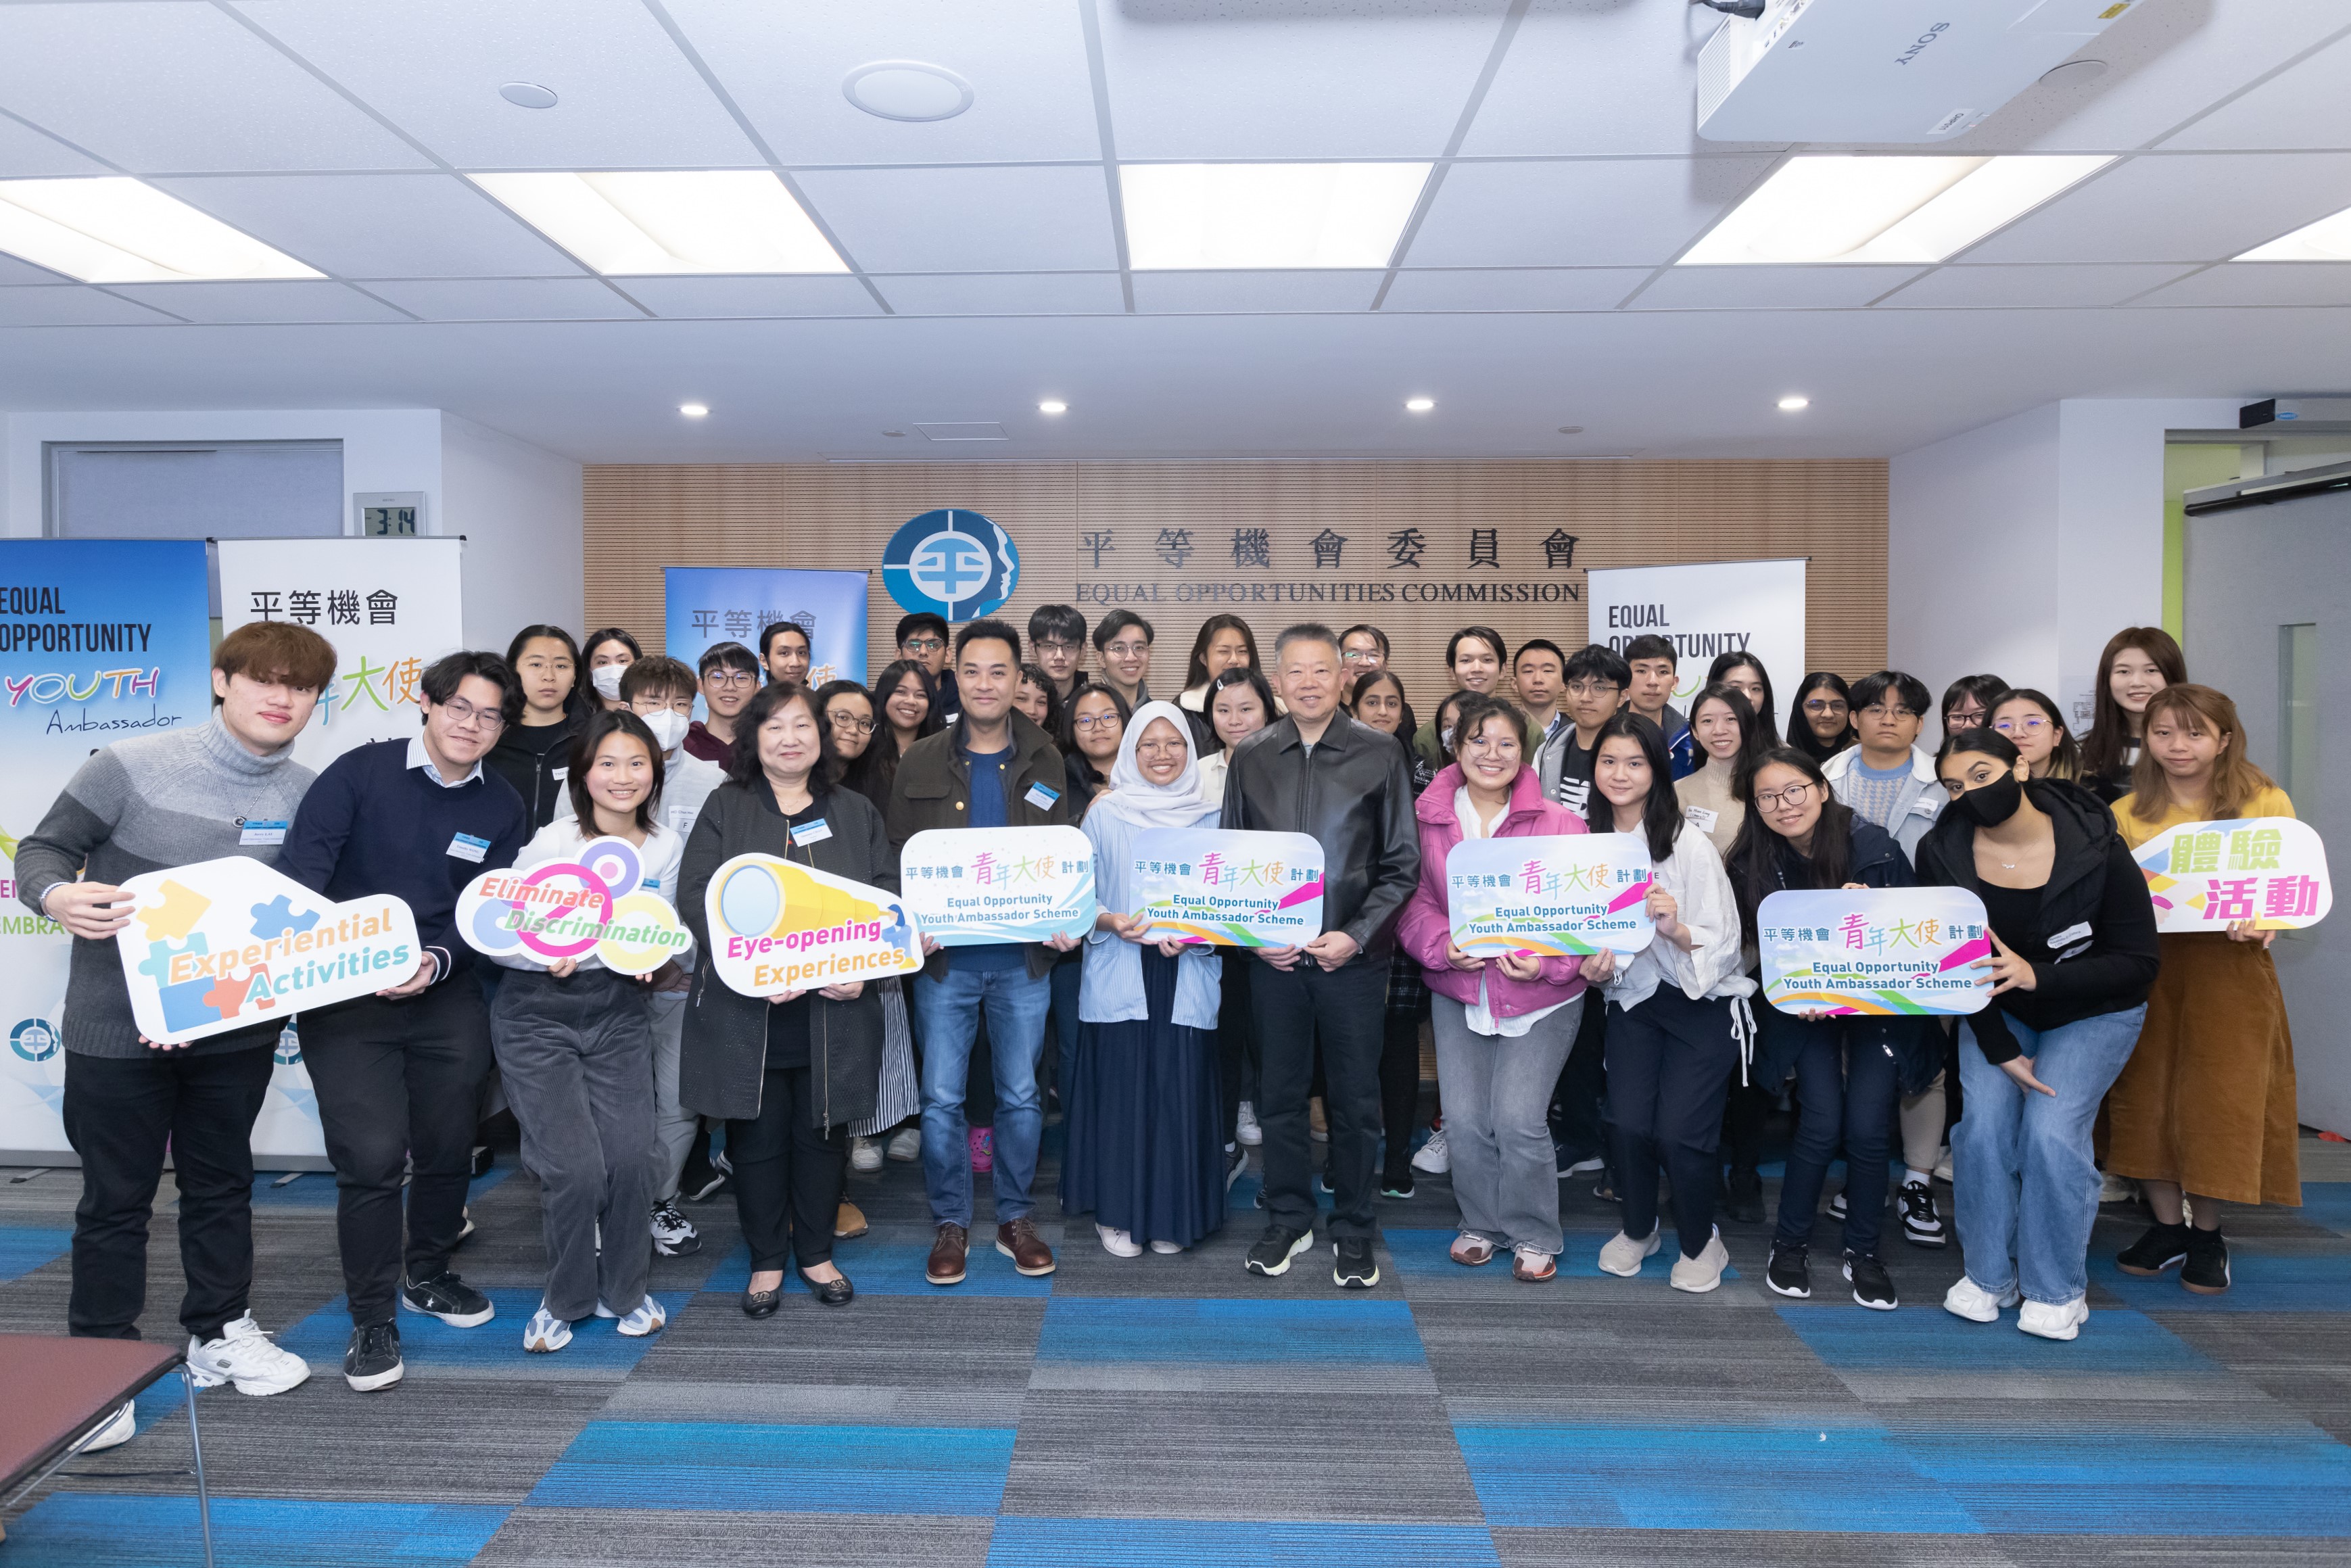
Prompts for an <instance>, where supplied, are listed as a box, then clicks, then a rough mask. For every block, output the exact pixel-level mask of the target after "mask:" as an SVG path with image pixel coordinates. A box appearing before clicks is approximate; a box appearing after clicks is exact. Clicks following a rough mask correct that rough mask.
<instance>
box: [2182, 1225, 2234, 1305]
mask: <svg viewBox="0 0 2351 1568" xmlns="http://www.w3.org/2000/svg"><path fill="white" fill-rule="evenodd" d="M2179 1282H2180V1283H2181V1284H2183V1285H2185V1286H2187V1287H2188V1288H2189V1290H2191V1291H2195V1292H2196V1293H2197V1294H2198V1295H2199V1296H2217V1295H2219V1294H2220V1292H2221V1291H2225V1290H2227V1289H2228V1288H2229V1244H2228V1243H2227V1242H2226V1241H2223V1240H2222V1239H2220V1232H2219V1231H2218V1230H2190V1231H2189V1233H2188V1261H2186V1262H2185V1263H2183V1264H2181V1265H2180V1266H2179Z"/></svg>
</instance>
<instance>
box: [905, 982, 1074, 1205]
mask: <svg viewBox="0 0 2351 1568" xmlns="http://www.w3.org/2000/svg"><path fill="white" fill-rule="evenodd" d="M912 989H913V991H914V1016H915V1019H916V1020H917V1021H918V1023H919V1025H920V1031H921V1035H922V1040H923V1185H924V1186H925V1187H927V1188H928V1189H929V1191H930V1195H931V1220H932V1223H934V1224H936V1225H946V1224H950V1223H952V1224H956V1225H961V1226H964V1227H966V1228H968V1227H969V1226H970V1224H971V1144H970V1141H969V1135H968V1134H969V1131H970V1129H969V1127H968V1125H967V1124H966V1123H965V1121H964V1115H963V1092H964V1084H965V1080H966V1077H967V1074H968V1072H969V1071H970V1068H971V1042H972V1040H974V1039H975V1038H976V1037H977V1035H978V1033H979V1014H980V1009H981V1008H982V1007H983V1006H984V1007H985V1008H986V1009H987V1047H988V1052H989V1054H990V1056H991V1057H993V1059H994V1061H995V1069H996V1071H995V1080H996V1220H997V1223H998V1224H999V1225H1004V1224H1009V1223H1010V1222H1011V1221H1013V1220H1016V1219H1019V1218H1022V1217H1023V1216H1025V1215H1027V1214H1028V1213H1029V1210H1030V1209H1032V1208H1034V1207H1036V1205H1035V1204H1033V1203H1031V1202H1030V1201H1029V1184H1030V1183H1032V1182H1033V1181H1035V1180H1036V1176H1037V1145H1038V1141H1039V1140H1040V1138H1042V1137H1043V1136H1044V1134H1045V1109H1044V1105H1043V1103H1041V1102H1040V1100H1039V1098H1038V1095H1037V1057H1038V1055H1039V1053H1040V1051H1043V1049H1044V1045H1045V1010H1046V1009H1047V1008H1048V1007H1050V1005H1051V1003H1052V999H1053V988H1052V981H1051V980H1050V978H1049V977H1046V976H1042V975H1040V976H1039V977H1037V978H1035V979H1033V980H1032V979H1030V978H1029V970H1028V968H1027V967H1026V966H1025V965H1022V966H1017V967H1012V968H1009V969H953V968H951V969H949V970H948V971H947V972H946V977H945V978H944V979H936V980H935V979H933V978H931V977H930V976H928V975H918V976H916V977H914V983H913V987H912Z"/></svg>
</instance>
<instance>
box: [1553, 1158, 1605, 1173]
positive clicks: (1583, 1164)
mask: <svg viewBox="0 0 2351 1568" xmlns="http://www.w3.org/2000/svg"><path fill="white" fill-rule="evenodd" d="M1607 1168H1608V1162H1607V1161H1606V1160H1604V1159H1602V1158H1601V1157H1600V1156H1599V1155H1591V1156H1590V1157H1589V1158H1586V1159H1581V1160H1578V1161H1576V1162H1575V1163H1574V1164H1573V1165H1572V1166H1568V1167H1567V1168H1566V1169H1565V1170H1563V1171H1562V1172H1560V1173H1559V1174H1560V1175H1561V1176H1590V1175H1591V1174H1592V1173H1593V1171H1603V1170H1606V1169H1607Z"/></svg>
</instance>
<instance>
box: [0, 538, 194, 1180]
mask: <svg viewBox="0 0 2351 1568" xmlns="http://www.w3.org/2000/svg"><path fill="white" fill-rule="evenodd" d="M210 597H211V596H210V592H209V589H208V586H207V582H206V578H205V571H204V541H203V540H201V539H136V540H132V539H119V540H117V539H5V540H0V756H5V757H6V758H7V766H6V767H5V768H0V854H5V855H6V856H7V857H8V870H7V880H6V881H5V883H0V895H5V902H0V1030H5V1031H6V1035H7V1046H6V1048H5V1050H0V1163H15V1164H23V1163H26V1160H25V1159H24V1158H23V1156H26V1155H31V1156H44V1157H54V1156H56V1155H63V1154H66V1153H67V1152H68V1145H67V1143H66V1133H65V1122H64V1119H63V1116H62V1114H61V1109H62V1106H63V1104H64V1101H65V1052H64V1037H63V1033H62V1030H61V1028H60V1026H61V1024H62V1023H63V1020H64V1012H65V996H66V967H67V964H68V959H69V957H70V956H71V953H72V939H71V938H70V937H68V936H67V935H66V934H65V931H64V929H63V927H61V926H59V925H57V923H56V922H54V921H51V920H47V919H45V918H43V917H42V916H40V915H35V914H34V913H33V912H32V911H30V910H28V909H26V907H25V906H24V905H23V904H20V903H19V902H18V901H17V898H16V841H17V840H18V839H19V838H21V837H22V836H24V835H25V834H26V833H29V832H31V831H33V829H34V828H35V827H36V826H37V824H38V823H39V822H40V821H41V819H42V818H43V817H45V816H47V814H48V810H49V807H50V806H51V805H52V804H53V803H54V802H55V801H56V800H57V795H58V793H59V792H60V791H61V790H63V789H65V787H66V783H67V781H68V779H72V777H73V776H74V772H75V770H76V769H77V768H80V767H81V765H82V764H83V763H84V762H86V761H88V760H89V754H90V753H91V752H93V751H96V750H98V749H99V747H104V746H110V745H111V744H113V743H114V742H115V741H118V740H126V739H129V738H131V737H134V736H142V735H154V734H158V733H161V732H163V731H167V730H173V729H185V728H188V727H192V726H194V725H200V724H203V723H204V722H205V721H206V720H207V719H208V718H209V717H210V716H211V714H212V695H213V694H212V682H211V679H210V672H211V668H212V628H211V619H210V617H211V607H210V602H209V601H210ZM40 1163H46V1158H44V1159H43V1160H42V1161H41V1162H40Z"/></svg>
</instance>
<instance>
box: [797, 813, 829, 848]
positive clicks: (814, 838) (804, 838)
mask: <svg viewBox="0 0 2351 1568" xmlns="http://www.w3.org/2000/svg"><path fill="white" fill-rule="evenodd" d="M789 831H790V832H791V835H792V842H793V843H794V844H795V845H797V846H798V847H799V848H801V849H806V848H807V847H808V846H809V845H810V844H820V843H822V842H824V841H825V840H827V839H829V838H831V837H832V825H831V823H829V822H827V821H825V820H824V819H823V818H822V817H819V818H818V819H817V820H816V821H813V822H802V823H801V824H800V825H799V826H798V827H796V828H793V829H791V830H789Z"/></svg>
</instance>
